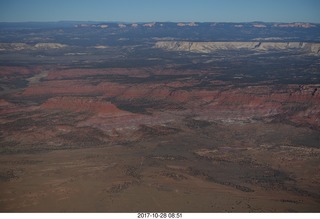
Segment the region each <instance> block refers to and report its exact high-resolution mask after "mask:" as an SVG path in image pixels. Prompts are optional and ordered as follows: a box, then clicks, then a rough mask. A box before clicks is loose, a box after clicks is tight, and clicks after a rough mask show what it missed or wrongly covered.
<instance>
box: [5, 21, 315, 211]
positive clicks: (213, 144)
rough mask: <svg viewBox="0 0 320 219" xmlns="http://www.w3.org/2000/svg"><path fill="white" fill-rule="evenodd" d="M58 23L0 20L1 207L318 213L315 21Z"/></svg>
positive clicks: (58, 209) (40, 209)
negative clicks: (39, 26) (26, 25)
mask: <svg viewBox="0 0 320 219" xmlns="http://www.w3.org/2000/svg"><path fill="white" fill-rule="evenodd" d="M161 24H162V26H161ZM74 25H76V26H74ZM235 25H238V26H235ZM53 26H54V25H53ZM55 28H56V27H55V26H54V27H52V29H50V28H48V27H47V28H46V29H43V30H40V31H39V30H37V31H38V32H36V33H33V32H29V31H31V30H29V29H28V30H25V32H24V31H21V30H20V29H19V30H7V29H5V28H4V29H1V31H2V32H3V33H6V34H7V38H6V40H2V41H1V42H3V43H1V44H0V48H1V50H0V61H1V66H0V112H1V113H0V127H1V128H0V131H1V133H0V145H1V147H0V164H1V165H0V188H1V189H0V211H1V212H136V211H138V212H142V211H148V212H149V211H151V212H161V211H174V212H319V207H320V193H319V191H320V190H319V188H320V174H319V173H320V171H319V168H320V166H319V165H320V163H319V156H320V148H319V145H320V134H319V133H320V107H319V106H320V78H319V71H320V62H319V56H318V55H319V42H318V41H317V40H316V39H317V37H318V35H319V34H318V35H317V34H316V33H314V32H312V31H313V30H314V29H317V28H318V26H317V25H314V24H310V25H307V24H303V25H302V24H301V25H300V24H294V25H293V24H287V26H281V25H280V24H269V23H253V24H252V23H241V24H221V23H217V24H215V23H210V24H202V23H196V22H190V23H189V22H188V23H144V24H140V23H139V24H122V23H103V24H81V23H76V24H74V23H72V25H71V24H70V26H67V25H66V24H64V26H62V27H59V28H58V29H55ZM88 28H89V29H90V31H87V30H88ZM171 28H172V30H175V32H177V33H175V35H171V32H170V29H171ZM177 28H178V29H182V30H181V31H182V32H184V31H185V32H188V33H190V36H189V38H190V39H182V38H180V37H181V36H179V34H180V33H179V31H177ZM194 28H196V30H198V33H202V32H201V28H205V29H208V28H212V31H213V30H216V29H217V30H216V31H217V32H216V33H220V34H222V33H224V31H226V29H227V30H228V31H231V32H230V33H233V32H232V30H233V29H239V28H240V29H242V28H244V29H246V35H242V36H240V38H241V37H246V38H247V39H248V30H250V31H251V33H252V34H249V35H251V36H250V37H249V38H250V40H247V41H238V40H235V39H238V37H237V36H238V35H236V36H235V35H233V36H232V37H233V38H234V39H233V40H232V41H220V40H217V39H216V38H214V37H211V40H209V41H207V40H203V39H204V38H206V37H205V34H203V35H202V34H199V35H201V36H202V37H203V39H199V38H197V39H196V38H194V37H192V36H191V35H192V34H193V33H194V30H195V29H194ZM197 28H198V29H197ZM219 28H220V29H219ZM273 28H275V29H273ZM288 28H289V29H291V28H296V29H297V32H296V33H297V35H294V36H293V35H290V34H291V32H290V31H285V29H288ZM263 29H269V30H268V31H271V30H272V31H273V32H272V33H273V37H275V39H276V40H277V41H274V39H269V40H267V42H265V41H255V40H251V39H253V38H256V39H258V38H261V37H262V35H263V34H259V31H263ZM279 30H281V31H283V33H281V34H280V33H279V32H278V31H279ZM16 31H18V33H19V34H17V33H16ZM95 31H97V32H95ZM101 31H103V32H101ZM153 31H154V32H153ZM228 31H227V32H228ZM256 31H258V32H256ZM281 31H280V32H281ZM299 31H301V33H302V32H303V31H306V32H304V33H309V32H308V31H311V32H310V33H312V34H314V35H315V36H316V37H314V38H313V41H310V40H306V41H301V42H300V41H295V40H291V41H290V40H289V41H286V42H283V40H284V39H287V40H288V39H289V38H290V37H297V36H298V35H299V34H298V33H300V32H299ZM209 32H210V31H209ZM240 32H241V31H240ZM21 33H22V35H23V33H24V34H25V35H24V36H21ZM31 33H32V34H31ZM80 33H81V34H80ZM97 33H100V35H99V37H97V36H96V34H97ZM206 33H208V31H206ZM276 33H277V34H276ZM284 33H285V34H284ZM88 34H89V35H90V34H92V37H97V38H92V39H91V40H89V41H88V40H87V37H88ZM312 34H311V35H309V36H314V35H312ZM9 36H11V38H10V37H9ZM12 36H15V37H12ZM58 36H59V37H58ZM141 36H144V38H141ZM20 37H22V38H23V39H20ZM36 37H38V38H37V39H36ZM75 37H78V38H77V39H74V38H75ZM229 37H230V36H229ZM263 37H264V39H266V38H268V37H269V36H263ZM303 37H305V36H303ZM9 38H10V40H12V41H14V42H8V41H10V40H9ZM0 39H4V37H3V36H0ZM62 39H63V40H62ZM71 39H73V40H71ZM120 39H121V40H120ZM279 39H282V40H279ZM299 39H300V38H299ZM4 41H5V42H4Z"/></svg>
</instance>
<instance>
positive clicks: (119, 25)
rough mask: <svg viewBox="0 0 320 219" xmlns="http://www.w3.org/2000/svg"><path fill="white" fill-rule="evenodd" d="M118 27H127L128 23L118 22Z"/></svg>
mask: <svg viewBox="0 0 320 219" xmlns="http://www.w3.org/2000/svg"><path fill="white" fill-rule="evenodd" d="M118 27H120V28H125V27H127V25H125V24H118Z"/></svg>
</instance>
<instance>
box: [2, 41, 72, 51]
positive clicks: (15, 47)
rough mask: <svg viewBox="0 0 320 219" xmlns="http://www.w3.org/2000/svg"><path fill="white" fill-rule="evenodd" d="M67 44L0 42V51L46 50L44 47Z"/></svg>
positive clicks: (50, 47)
mask: <svg viewBox="0 0 320 219" xmlns="http://www.w3.org/2000/svg"><path fill="white" fill-rule="evenodd" d="M65 47H67V45H65V44H61V43H37V44H34V45H30V44H27V43H0V51H19V50H26V49H30V50H39V49H40V50H46V49H61V48H65Z"/></svg>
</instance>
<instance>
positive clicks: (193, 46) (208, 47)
mask: <svg viewBox="0 0 320 219" xmlns="http://www.w3.org/2000/svg"><path fill="white" fill-rule="evenodd" d="M155 48H160V49H165V50H169V51H185V52H196V53H210V52H215V51H218V50H239V49H244V50H256V51H267V50H288V49H298V50H303V51H305V52H307V53H312V54H316V55H319V54H320V53H319V51H320V43H305V42H190V41H159V42H156V44H155Z"/></svg>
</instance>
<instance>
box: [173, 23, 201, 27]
mask: <svg viewBox="0 0 320 219" xmlns="http://www.w3.org/2000/svg"><path fill="white" fill-rule="evenodd" d="M177 26H178V27H185V26H189V27H196V26H199V25H198V24H196V23H195V22H191V23H177Z"/></svg>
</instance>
